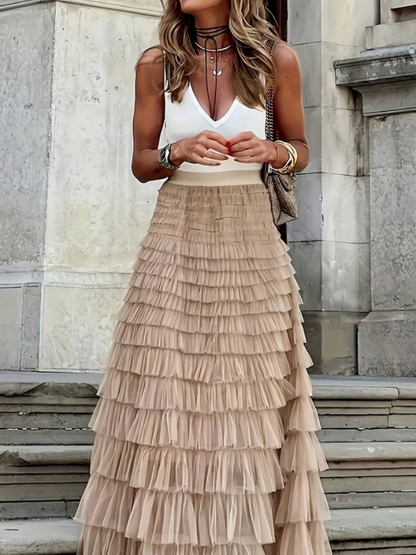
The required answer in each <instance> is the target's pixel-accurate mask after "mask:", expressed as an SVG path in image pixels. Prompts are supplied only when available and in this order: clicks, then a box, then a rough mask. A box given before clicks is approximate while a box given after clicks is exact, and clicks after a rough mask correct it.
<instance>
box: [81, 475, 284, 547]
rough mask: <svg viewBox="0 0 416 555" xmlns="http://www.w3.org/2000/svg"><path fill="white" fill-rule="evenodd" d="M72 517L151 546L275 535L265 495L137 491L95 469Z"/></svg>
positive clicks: (248, 541)
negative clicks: (98, 473)
mask: <svg viewBox="0 0 416 555" xmlns="http://www.w3.org/2000/svg"><path fill="white" fill-rule="evenodd" d="M75 519H76V520H78V521H81V522H83V523H85V524H87V525H88V526H98V527H102V528H107V529H109V530H116V531H118V532H121V533H123V534H124V535H125V536H126V537H129V538H132V539H135V540H141V541H146V542H148V543H151V544H155V545H159V544H175V545H199V546H212V545H224V544H228V543H239V544H242V545H253V544H261V543H271V542H273V541H274V539H275V536H274V523H273V512H272V506H271V503H270V498H269V495H268V494H261V493H255V494H247V495H233V494H222V493H215V494H210V495H193V494H190V493H183V492H178V493H166V492H160V491H152V490H142V489H139V490H136V489H134V488H131V487H130V486H128V485H127V484H123V483H121V482H115V481H113V480H109V479H107V478H104V477H102V476H99V475H97V474H95V475H93V476H91V478H90V480H89V482H88V485H87V488H86V489H85V492H84V496H83V498H82V499H81V502H80V505H79V507H78V511H77V514H76V516H75Z"/></svg>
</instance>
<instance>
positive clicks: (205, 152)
mask: <svg viewBox="0 0 416 555" xmlns="http://www.w3.org/2000/svg"><path fill="white" fill-rule="evenodd" d="M195 153H196V154H198V156H200V157H201V158H211V160H227V158H228V156H226V157H224V156H223V155H222V154H220V153H218V152H214V151H213V150H210V149H209V148H207V147H205V146H204V145H198V146H197V148H196V149H195Z"/></svg>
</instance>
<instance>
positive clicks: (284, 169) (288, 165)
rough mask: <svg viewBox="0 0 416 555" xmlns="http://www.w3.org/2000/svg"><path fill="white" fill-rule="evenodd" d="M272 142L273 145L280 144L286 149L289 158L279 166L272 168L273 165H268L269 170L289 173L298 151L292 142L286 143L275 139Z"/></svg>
mask: <svg viewBox="0 0 416 555" xmlns="http://www.w3.org/2000/svg"><path fill="white" fill-rule="evenodd" d="M274 143H275V146H276V145H282V146H283V147H284V148H285V149H286V151H287V153H288V155H289V158H288V160H287V161H286V162H285V164H284V165H283V166H282V167H281V168H274V167H273V166H270V171H271V172H272V173H291V172H292V171H293V168H294V167H295V166H296V163H297V161H298V152H297V150H296V148H295V147H294V146H293V145H292V144H290V143H287V142H286V141H280V140H276V141H274ZM276 148H277V146H276Z"/></svg>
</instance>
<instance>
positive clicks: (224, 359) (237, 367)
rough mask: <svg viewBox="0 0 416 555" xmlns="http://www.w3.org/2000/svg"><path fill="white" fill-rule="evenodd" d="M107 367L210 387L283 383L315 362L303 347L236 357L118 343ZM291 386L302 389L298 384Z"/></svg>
mask: <svg viewBox="0 0 416 555" xmlns="http://www.w3.org/2000/svg"><path fill="white" fill-rule="evenodd" d="M108 366H109V371H111V369H117V370H121V371H123V372H130V373H133V374H140V375H146V376H154V377H159V378H174V377H177V378H180V379H184V380H191V381H194V382H203V383H209V384H215V383H234V382H238V381H241V382H243V383H253V382H255V381H261V380H268V379H277V380H280V379H282V378H284V377H285V376H288V374H290V372H291V371H292V370H295V369H296V368H299V367H303V368H307V367H309V366H312V359H311V357H310V355H309V353H308V352H307V350H306V347H305V345H304V344H300V345H296V346H295V347H294V348H293V349H292V350H291V351H290V352H289V353H280V352H274V353H267V354H256V355H246V356H244V357H242V356H238V355H233V354H223V355H212V354H208V353H197V354H187V353H182V352H180V351H177V350H173V349H158V348H155V347H138V346H135V345H122V344H120V343H115V344H113V346H112V348H111V351H110V355H109V363H108ZM291 383H292V382H291ZM292 385H293V387H297V388H298V389H299V388H300V385H297V386H296V384H295V383H294V384H292ZM298 389H297V390H298ZM296 394H297V393H296Z"/></svg>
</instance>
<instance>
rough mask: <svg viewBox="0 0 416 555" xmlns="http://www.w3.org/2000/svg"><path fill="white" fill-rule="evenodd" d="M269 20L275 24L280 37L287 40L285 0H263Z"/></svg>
mask: <svg viewBox="0 0 416 555" xmlns="http://www.w3.org/2000/svg"><path fill="white" fill-rule="evenodd" d="M265 3H266V6H267V9H268V10H269V16H270V21H271V22H272V23H275V24H276V25H277V28H278V31H279V34H280V37H281V38H282V39H283V40H287V0H265Z"/></svg>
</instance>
